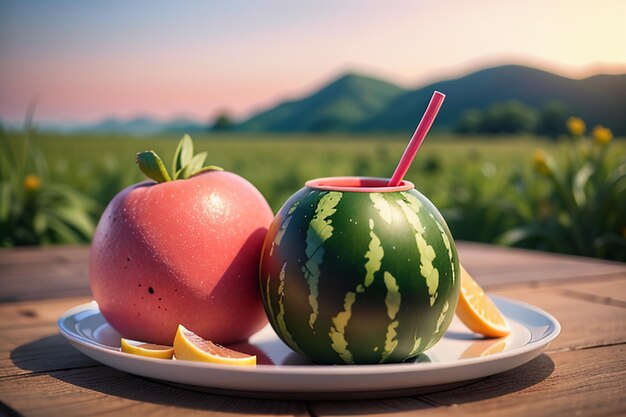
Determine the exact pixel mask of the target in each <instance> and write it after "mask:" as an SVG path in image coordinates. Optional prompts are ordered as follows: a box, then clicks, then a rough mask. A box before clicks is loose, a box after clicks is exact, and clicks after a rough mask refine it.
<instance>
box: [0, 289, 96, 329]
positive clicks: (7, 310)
mask: <svg viewBox="0 0 626 417" xmlns="http://www.w3.org/2000/svg"><path fill="white" fill-rule="evenodd" d="M89 301H91V297H71V298H62V299H58V300H57V299H52V300H39V301H26V302H17V303H0V330H2V329H10V328H23V327H28V326H40V325H42V324H54V323H56V321H57V319H58V318H59V316H61V314H63V313H65V312H66V311H67V310H69V309H70V308H72V307H75V306H77V305H80V304H84V303H87V302H89Z"/></svg>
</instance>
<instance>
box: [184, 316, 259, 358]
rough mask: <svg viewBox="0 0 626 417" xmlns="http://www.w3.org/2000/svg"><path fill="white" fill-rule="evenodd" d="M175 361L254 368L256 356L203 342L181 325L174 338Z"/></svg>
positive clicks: (206, 341)
mask: <svg viewBox="0 0 626 417" xmlns="http://www.w3.org/2000/svg"><path fill="white" fill-rule="evenodd" d="M174 354H175V355H176V359H182V360H187V361H198V362H211V363H216V364H222V365H236V366H255V365H256V356H253V355H248V354H246V353H241V352H237V351H235V350H232V349H228V348H226V347H224V346H220V345H218V344H217V343H213V342H211V341H208V340H204V339H203V338H201V337H200V336H198V335H197V334H195V333H194V332H192V331H191V330H187V329H186V328H185V327H184V326H183V325H182V324H179V325H178V330H177V331H176V337H175V338H174Z"/></svg>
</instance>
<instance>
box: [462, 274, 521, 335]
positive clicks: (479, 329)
mask: <svg viewBox="0 0 626 417" xmlns="http://www.w3.org/2000/svg"><path fill="white" fill-rule="evenodd" d="M460 267H461V293H460V294H459V303H458V305H457V307H456V315H457V316H458V317H459V319H461V321H462V322H463V324H465V325H466V326H467V327H468V328H469V329H470V330H471V331H473V332H475V333H480V334H483V335H485V336H487V337H502V336H506V335H508V334H509V333H510V332H511V330H510V328H509V324H508V323H507V322H506V319H505V318H504V316H503V315H502V313H500V310H498V307H496V305H495V304H494V303H493V301H491V299H490V298H489V296H488V295H487V294H486V293H485V291H484V290H483V289H482V288H481V287H480V285H478V284H477V283H476V281H474V279H473V278H472V277H471V275H470V274H468V272H467V271H466V270H465V268H463V266H460Z"/></svg>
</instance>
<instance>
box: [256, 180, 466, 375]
mask: <svg viewBox="0 0 626 417" xmlns="http://www.w3.org/2000/svg"><path fill="white" fill-rule="evenodd" d="M458 275H459V267H458V259H457V254H456V248H455V246H454V241H453V239H452V236H451V235H450V232H449V230H448V227H447V226H446V224H445V221H444V220H443V218H442V217H441V215H440V214H439V212H438V211H437V210H436V209H435V207H434V206H433V205H432V203H431V202H430V201H428V200H427V199H426V198H425V197H424V196H422V195H421V194H420V193H418V192H417V191H415V190H411V191H407V192H390V193H342V192H338V191H322V190H315V189H309V188H303V189H301V190H300V191H299V192H297V193H296V194H294V195H293V196H292V197H291V198H290V199H289V201H287V203H285V205H284V206H283V208H282V209H281V210H280V211H279V213H278V214H277V216H276V218H275V220H274V222H273V223H272V225H271V227H270V230H269V232H268V235H267V237H266V241H265V246H264V249H263V254H262V258H261V270H260V277H261V292H262V295H263V302H264V304H265V309H266V312H267V315H268V317H269V320H270V323H271V324H272V327H273V328H274V330H275V331H276V333H277V334H278V335H279V336H280V337H281V339H282V340H283V341H284V342H285V343H286V344H287V345H289V346H290V347H291V348H293V349H294V350H296V351H298V352H300V353H301V354H303V355H306V356H307V357H309V358H311V359H312V360H314V361H316V362H319V363H328V364H344V363H346V364H352V363H385V362H399V361H403V360H406V359H407V358H410V357H413V356H416V355H418V354H419V353H421V352H423V351H424V350H425V349H427V348H429V347H430V346H432V345H434V344H435V343H436V342H437V341H438V340H439V339H440V338H441V337H442V336H443V334H444V332H445V330H446V329H447V328H448V326H449V324H450V322H451V320H452V316H453V314H454V309H455V307H456V302H457V298H458V293H459V279H458Z"/></svg>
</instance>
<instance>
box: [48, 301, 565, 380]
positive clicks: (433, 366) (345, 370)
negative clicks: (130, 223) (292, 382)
mask: <svg viewBox="0 0 626 417" xmlns="http://www.w3.org/2000/svg"><path fill="white" fill-rule="evenodd" d="M491 298H492V299H493V300H494V302H495V303H496V304H512V305H514V306H516V307H521V308H522V309H525V310H529V311H531V312H532V313H535V314H537V315H539V316H541V317H542V318H543V319H545V320H546V324H547V325H548V326H547V328H546V330H545V331H544V332H543V334H541V335H539V336H538V338H536V339H534V340H533V338H531V340H530V341H528V342H527V343H526V344H525V345H524V346H521V347H517V348H514V349H511V350H507V351H504V352H499V353H495V354H492V355H489V356H486V357H479V358H468V359H462V360H458V361H456V362H435V363H423V362H422V363H395V364H373V365H317V364H311V365H264V364H259V365H256V366H255V367H233V366H228V365H218V364H211V363H203V362H191V361H182V360H177V361H164V360H163V359H156V358H148V357H142V356H134V355H129V354H127V353H124V352H121V351H117V350H114V349H112V348H110V347H104V346H100V345H99V344H97V343H96V342H95V341H93V340H90V339H88V338H85V337H83V336H82V335H80V334H77V333H75V332H72V331H71V330H70V329H67V328H66V326H65V324H64V322H65V321H66V320H67V319H68V318H70V317H71V316H75V315H77V314H78V313H82V312H84V311H88V310H93V309H98V305H97V303H96V302H95V301H91V302H88V303H84V304H80V305H77V306H75V307H73V308H70V309H69V310H67V311H66V312H65V313H63V314H62V315H61V316H60V317H59V319H58V320H57V326H58V328H59V331H60V333H61V335H62V336H63V337H65V338H66V339H67V340H68V341H69V342H71V343H75V344H78V345H81V346H83V347H84V348H86V349H88V350H96V351H99V352H101V353H105V354H109V355H112V356H114V357H119V358H124V359H129V357H130V356H132V359H133V360H134V361H138V362H146V363H154V364H159V365H160V366H164V367H167V366H170V367H183V368H188V367H191V368H202V369H206V370H207V371H209V370H212V369H213V370H216V371H217V370H220V371H228V372H229V373H233V374H238V373H241V374H259V373H261V374H268V375H298V374H301V375H303V376H313V375H315V376H325V375H328V376H338V375H351V376H354V375H381V374H389V373H396V374H398V373H407V372H408V373H413V372H420V373H421V372H432V371H437V370H443V369H446V370H451V369H456V368H465V367H468V366H472V365H476V364H487V363H493V362H500V361H504V360H507V359H510V358H514V357H518V356H524V355H525V354H528V353H530V352H532V351H539V353H540V352H541V350H542V348H544V347H546V346H547V345H548V344H549V343H551V342H552V341H553V340H554V339H555V338H556V337H557V336H558V335H559V334H560V332H561V325H560V324H559V322H558V321H557V320H556V318H554V317H553V316H552V315H550V314H549V313H547V312H545V311H544V310H542V309H540V308H538V307H535V306H533V305H531V304H527V303H524V302H520V301H517V300H512V299H509V298H505V297H500V296H493V295H492V296H491ZM524 327H526V326H524ZM528 330H529V332H530V333H531V335H532V336H536V335H535V334H534V333H533V332H532V330H530V329H528ZM539 353H538V354H539ZM87 356H89V355H87ZM531 359H532V358H531ZM96 360H97V359H96ZM529 360H530V359H529ZM97 361H98V362H100V363H102V362H101V361H99V360H97ZM511 368H512V367H511ZM119 369H122V368H119ZM122 370H123V369H122ZM127 372H129V371H127ZM131 373H133V372H131ZM494 373H495V372H494ZM459 381H460V380H459Z"/></svg>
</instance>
